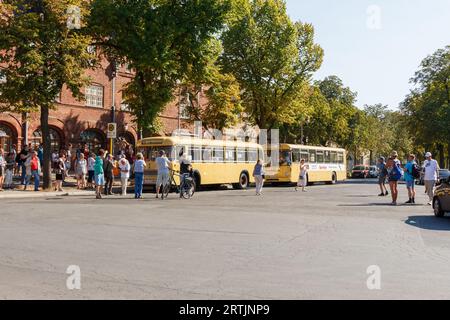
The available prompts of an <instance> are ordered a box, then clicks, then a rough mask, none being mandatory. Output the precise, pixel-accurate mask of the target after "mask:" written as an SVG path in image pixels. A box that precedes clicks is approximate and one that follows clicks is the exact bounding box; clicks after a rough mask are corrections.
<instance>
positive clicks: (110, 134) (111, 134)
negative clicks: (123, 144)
mask: <svg viewBox="0 0 450 320" xmlns="http://www.w3.org/2000/svg"><path fill="white" fill-rule="evenodd" d="M106 137H107V138H108V139H110V141H109V142H110V143H109V153H111V154H113V143H114V142H113V140H114V139H116V138H117V123H108V128H107V130H106Z"/></svg>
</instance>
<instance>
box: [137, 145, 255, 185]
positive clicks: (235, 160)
mask: <svg viewBox="0 0 450 320" xmlns="http://www.w3.org/2000/svg"><path fill="white" fill-rule="evenodd" d="M137 150H138V152H142V153H143V155H144V158H145V160H146V162H147V169H146V171H145V173H144V185H146V186H154V185H155V184H156V177H157V168H156V162H155V159H156V157H158V153H159V151H160V150H164V151H165V152H166V154H167V157H168V158H169V160H170V161H171V162H172V165H171V169H172V170H175V171H179V170H180V163H179V154H180V152H181V151H183V153H184V154H185V155H187V158H188V160H189V161H190V162H191V164H192V167H193V170H194V179H195V183H196V187H197V188H199V187H200V186H206V185H221V184H232V185H233V187H234V188H236V189H245V188H247V187H248V186H249V185H250V184H251V183H254V178H253V176H252V172H253V167H254V166H255V164H256V162H257V161H258V159H261V160H263V161H264V150H263V148H262V147H261V146H260V145H259V144H256V143H251V142H242V141H227V140H210V139H200V138H196V137H190V136H176V137H154V138H145V139H142V140H141V141H139V142H138V146H137ZM175 181H176V182H177V183H179V178H178V177H177V176H175Z"/></svg>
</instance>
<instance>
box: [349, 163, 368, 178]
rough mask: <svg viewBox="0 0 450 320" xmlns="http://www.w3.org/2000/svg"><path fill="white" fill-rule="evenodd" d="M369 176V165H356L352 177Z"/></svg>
mask: <svg viewBox="0 0 450 320" xmlns="http://www.w3.org/2000/svg"><path fill="white" fill-rule="evenodd" d="M368 177H369V167H368V166H354V167H353V169H352V178H354V179H355V178H363V179H366V178H368Z"/></svg>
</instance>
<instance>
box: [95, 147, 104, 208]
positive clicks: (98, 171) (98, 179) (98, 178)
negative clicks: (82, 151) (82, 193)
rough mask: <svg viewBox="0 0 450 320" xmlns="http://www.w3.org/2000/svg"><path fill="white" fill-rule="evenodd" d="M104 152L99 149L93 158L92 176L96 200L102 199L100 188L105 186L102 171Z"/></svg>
mask: <svg viewBox="0 0 450 320" xmlns="http://www.w3.org/2000/svg"><path fill="white" fill-rule="evenodd" d="M104 154H105V151H104V150H103V149H100V151H99V152H98V156H97V157H96V158H95V164H94V175H95V196H96V198H97V199H101V198H102V188H103V186H104V184H105V175H104V170H103V156H104Z"/></svg>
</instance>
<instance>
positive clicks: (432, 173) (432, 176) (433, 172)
mask: <svg viewBox="0 0 450 320" xmlns="http://www.w3.org/2000/svg"><path fill="white" fill-rule="evenodd" d="M432 157H433V155H432V154H431V152H427V154H426V155H425V158H426V159H427V160H425V162H424V171H425V172H424V177H423V180H424V182H425V189H426V190H427V193H428V198H429V200H430V201H429V202H428V205H431V204H433V196H434V187H435V185H436V182H437V181H438V179H439V164H438V163H437V161H436V160H434V159H433V158H432Z"/></svg>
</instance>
